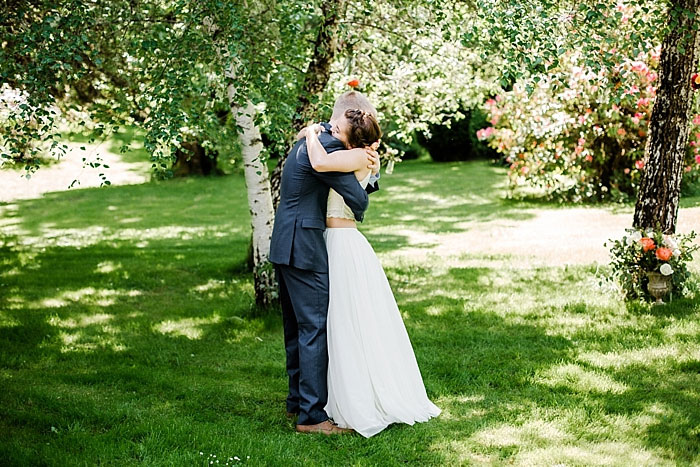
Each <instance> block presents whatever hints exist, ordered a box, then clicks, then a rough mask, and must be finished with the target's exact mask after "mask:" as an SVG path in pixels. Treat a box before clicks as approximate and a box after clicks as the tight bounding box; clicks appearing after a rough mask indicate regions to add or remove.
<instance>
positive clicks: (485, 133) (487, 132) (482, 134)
mask: <svg viewBox="0 0 700 467" xmlns="http://www.w3.org/2000/svg"><path fill="white" fill-rule="evenodd" d="M493 132H494V129H493V127H492V126H490V127H487V128H482V129H481V130H479V131H477V132H476V137H477V138H479V139H480V140H485V139H487V138H490V137H491V136H492V135H493Z"/></svg>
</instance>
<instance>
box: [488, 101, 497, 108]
mask: <svg viewBox="0 0 700 467" xmlns="http://www.w3.org/2000/svg"><path fill="white" fill-rule="evenodd" d="M494 105H496V101H495V100H493V99H489V100H487V101H486V106H487V107H492V106H494Z"/></svg>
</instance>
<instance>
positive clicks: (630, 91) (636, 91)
mask: <svg viewBox="0 0 700 467" xmlns="http://www.w3.org/2000/svg"><path fill="white" fill-rule="evenodd" d="M632 94H639V87H638V86H637V85H634V86H632V87H631V88H629V89H628V90H626V91H625V95H630V96H631V95H632Z"/></svg>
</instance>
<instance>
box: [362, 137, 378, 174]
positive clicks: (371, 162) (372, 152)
mask: <svg viewBox="0 0 700 467" xmlns="http://www.w3.org/2000/svg"><path fill="white" fill-rule="evenodd" d="M375 144H376V145H377V146H378V144H377V143H375ZM375 144H373V145H372V146H370V147H368V148H365V152H366V153H367V168H368V169H371V170H372V174H374V175H377V174H378V173H379V168H380V167H381V164H380V163H379V153H378V152H377V151H376V147H375Z"/></svg>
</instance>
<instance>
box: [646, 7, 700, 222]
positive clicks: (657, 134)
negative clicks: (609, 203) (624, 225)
mask: <svg viewBox="0 0 700 467" xmlns="http://www.w3.org/2000/svg"><path fill="white" fill-rule="evenodd" d="M674 11H675V12H677V13H674ZM670 13H671V14H670V15H669V26H670V29H669V31H668V34H667V35H666V37H665V38H664V41H663V44H662V48H661V58H660V62H659V81H660V84H659V87H658V89H657V91H656V102H655V103H654V108H653V110H652V113H651V119H650V122H649V139H648V141H647V147H646V157H645V161H646V164H645V166H644V167H645V168H644V172H643V174H642V180H641V184H640V187H639V193H638V194H637V204H636V206H635V209H634V226H635V227H638V228H655V227H656V226H657V225H658V226H660V227H661V229H662V230H663V231H664V232H665V233H674V232H675V230H676V220H677V217H678V205H679V201H680V188H681V179H682V177H683V159H684V156H685V151H686V147H687V142H688V131H689V120H690V111H691V107H692V99H693V94H692V88H691V83H690V77H691V74H692V73H693V70H694V67H695V66H696V64H697V61H698V57H699V55H700V43H699V42H700V34H698V32H697V28H698V21H699V20H698V17H699V16H700V0H673V1H672V2H671V10H670Z"/></svg>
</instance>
